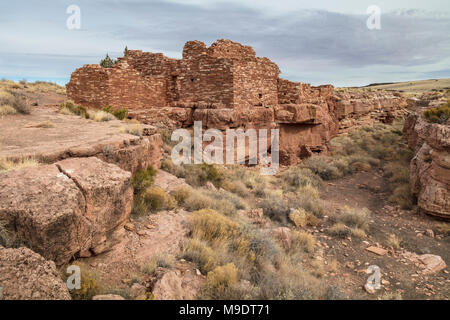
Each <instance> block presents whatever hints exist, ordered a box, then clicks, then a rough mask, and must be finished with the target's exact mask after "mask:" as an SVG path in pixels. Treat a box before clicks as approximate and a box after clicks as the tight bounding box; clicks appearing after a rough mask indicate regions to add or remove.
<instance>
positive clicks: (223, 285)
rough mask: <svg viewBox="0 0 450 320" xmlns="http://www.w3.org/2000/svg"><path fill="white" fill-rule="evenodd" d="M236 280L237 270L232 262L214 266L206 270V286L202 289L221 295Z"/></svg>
mask: <svg viewBox="0 0 450 320" xmlns="http://www.w3.org/2000/svg"><path fill="white" fill-rule="evenodd" d="M237 282H238V270H237V268H236V266H235V265H234V264H233V263H228V264H226V265H223V266H219V267H216V268H215V269H214V270H212V271H210V272H208V275H207V277H206V286H205V288H203V290H207V291H210V292H211V294H213V295H216V296H219V297H220V296H221V295H223V293H224V292H225V291H226V290H228V289H229V288H230V287H232V286H233V285H235V284H236V283H237Z"/></svg>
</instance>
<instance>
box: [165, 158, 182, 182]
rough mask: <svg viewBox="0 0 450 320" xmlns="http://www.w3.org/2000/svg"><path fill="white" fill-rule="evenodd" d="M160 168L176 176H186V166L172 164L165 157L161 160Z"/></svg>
mask: <svg viewBox="0 0 450 320" xmlns="http://www.w3.org/2000/svg"><path fill="white" fill-rule="evenodd" d="M161 169H162V170H164V171H167V172H169V173H171V174H173V175H174V176H176V177H177V178H185V177H186V168H185V167H184V166H180V165H176V164H174V163H173V162H172V160H170V159H169V158H166V159H164V160H163V161H162V162H161Z"/></svg>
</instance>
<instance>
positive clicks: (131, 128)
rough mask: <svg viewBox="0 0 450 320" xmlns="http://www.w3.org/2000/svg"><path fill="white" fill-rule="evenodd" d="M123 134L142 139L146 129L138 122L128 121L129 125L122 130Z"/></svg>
mask: <svg viewBox="0 0 450 320" xmlns="http://www.w3.org/2000/svg"><path fill="white" fill-rule="evenodd" d="M120 132H121V133H129V134H132V135H134V136H138V137H142V134H143V133H144V128H143V127H142V125H141V124H140V123H139V122H137V121H132V120H131V121H128V124H127V125H126V126H125V127H122V128H120Z"/></svg>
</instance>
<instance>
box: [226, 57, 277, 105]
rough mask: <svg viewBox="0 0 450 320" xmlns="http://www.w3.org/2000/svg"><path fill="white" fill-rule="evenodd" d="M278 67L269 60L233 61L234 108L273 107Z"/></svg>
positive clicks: (275, 97)
mask: <svg viewBox="0 0 450 320" xmlns="http://www.w3.org/2000/svg"><path fill="white" fill-rule="evenodd" d="M279 73H280V70H279V69H278V66H277V65H276V64H274V63H273V62H271V61H270V60H269V59H262V58H258V59H254V60H251V61H235V62H234V68H233V84H234V101H233V105H234V107H235V108H244V107H247V108H255V107H274V106H276V105H277V104H278V75H279Z"/></svg>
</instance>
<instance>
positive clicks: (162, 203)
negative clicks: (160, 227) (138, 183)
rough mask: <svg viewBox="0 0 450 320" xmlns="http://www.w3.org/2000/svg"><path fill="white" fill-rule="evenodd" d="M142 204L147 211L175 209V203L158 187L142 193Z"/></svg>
mask: <svg viewBox="0 0 450 320" xmlns="http://www.w3.org/2000/svg"><path fill="white" fill-rule="evenodd" d="M141 199H142V202H143V203H144V205H145V206H146V208H147V210H148V211H151V212H155V211H158V210H163V209H167V210H171V209H173V208H175V204H176V201H175V199H174V198H173V197H171V196H170V195H168V194H167V193H166V192H165V191H164V190H163V189H162V188H160V187H150V188H147V189H145V190H144V191H143V193H142V195H141Z"/></svg>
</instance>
